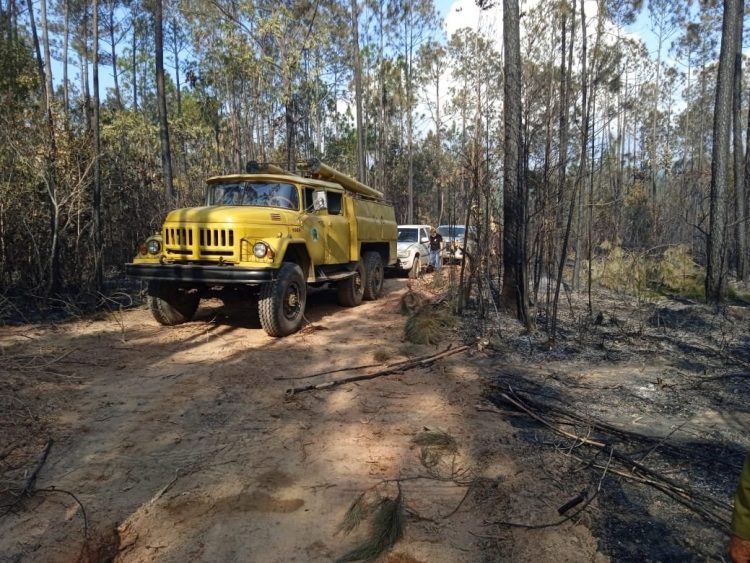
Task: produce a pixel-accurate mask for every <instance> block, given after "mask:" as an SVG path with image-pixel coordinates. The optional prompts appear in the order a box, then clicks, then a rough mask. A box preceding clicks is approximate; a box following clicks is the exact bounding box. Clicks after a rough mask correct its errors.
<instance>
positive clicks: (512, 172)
mask: <svg viewBox="0 0 750 563" xmlns="http://www.w3.org/2000/svg"><path fill="white" fill-rule="evenodd" d="M503 48H504V50H505V61H504V64H503V66H504V75H505V82H504V84H503V98H504V100H503V114H504V119H505V134H504V139H503V145H504V165H503V169H504V171H503V200H504V201H503V220H504V226H503V289H502V295H501V304H502V306H503V307H504V308H506V309H515V313H516V317H517V318H518V320H520V321H521V322H522V323H524V325H526V326H527V327H528V326H529V324H530V319H529V310H528V299H527V292H528V288H527V281H526V237H525V233H526V195H525V192H526V190H525V178H524V175H523V170H522V167H523V162H522V158H521V157H522V148H521V147H522V143H521V42H520V32H519V11H518V0H503Z"/></svg>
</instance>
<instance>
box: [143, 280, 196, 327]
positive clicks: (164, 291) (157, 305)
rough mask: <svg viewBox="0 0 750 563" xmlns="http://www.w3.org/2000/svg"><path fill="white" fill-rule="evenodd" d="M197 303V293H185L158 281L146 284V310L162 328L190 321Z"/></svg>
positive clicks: (174, 285)
mask: <svg viewBox="0 0 750 563" xmlns="http://www.w3.org/2000/svg"><path fill="white" fill-rule="evenodd" d="M199 302H200V296H199V295H198V293H197V292H194V291H193V292H188V291H185V290H183V289H180V288H179V287H178V286H177V284H174V283H169V282H158V281H151V282H149V283H148V308H149V309H150V310H151V314H152V315H153V317H154V318H155V319H156V320H157V322H159V323H160V324H163V325H164V326H174V325H178V324H182V323H186V322H188V321H190V319H192V318H193V315H195V311H196V310H197V309H198V303H199Z"/></svg>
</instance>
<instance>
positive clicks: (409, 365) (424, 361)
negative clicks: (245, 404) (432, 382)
mask: <svg viewBox="0 0 750 563" xmlns="http://www.w3.org/2000/svg"><path fill="white" fill-rule="evenodd" d="M469 348H470V346H460V347H459V348H454V349H449V350H445V351H444V352H440V353H439V354H435V355H433V356H427V357H425V358H421V359H417V360H410V361H409V362H406V363H402V364H398V365H396V366H393V367H388V368H386V369H383V370H380V371H376V372H374V373H368V374H363V375H353V376H351V377H345V378H343V379H336V380H334V381H326V382H325V383H318V384H317V385H304V386H302V387H290V388H289V389H287V390H286V392H285V393H284V394H285V395H286V397H287V398H291V397H294V396H295V395H297V394H299V393H303V392H305V391H314V390H321V389H330V388H333V387H338V386H339V385H344V384H345V383H353V382H355V381H366V380H369V379H376V378H378V377H383V376H386V375H391V374H394V373H398V372H402V371H407V370H410V369H414V368H417V367H424V366H427V365H429V364H431V363H433V362H435V361H437V360H440V359H442V358H445V357H447V356H452V355H453V354H458V353H459V352H464V351H466V350H468V349H469Z"/></svg>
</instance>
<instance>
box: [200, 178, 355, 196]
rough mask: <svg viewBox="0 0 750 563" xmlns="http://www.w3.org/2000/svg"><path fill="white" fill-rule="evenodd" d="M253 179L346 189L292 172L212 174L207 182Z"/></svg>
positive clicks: (338, 189) (339, 190) (328, 188)
mask: <svg viewBox="0 0 750 563" xmlns="http://www.w3.org/2000/svg"><path fill="white" fill-rule="evenodd" d="M253 181H261V182H263V181H273V182H285V183H287V184H289V183H292V184H297V185H301V186H310V187H313V188H325V189H327V190H334V191H337V192H344V191H346V190H345V189H344V187H343V186H342V185H341V184H337V183H336V182H326V181H325V180H316V179H315V178H305V177H304V176H296V175H292V174H227V175H224V176H212V177H211V178H209V179H208V180H206V182H208V183H209V184H218V183H220V182H253Z"/></svg>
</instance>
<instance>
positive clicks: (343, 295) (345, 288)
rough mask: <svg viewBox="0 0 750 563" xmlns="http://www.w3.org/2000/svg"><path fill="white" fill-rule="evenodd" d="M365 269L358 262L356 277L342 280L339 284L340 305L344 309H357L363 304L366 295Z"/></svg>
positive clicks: (360, 262)
mask: <svg viewBox="0 0 750 563" xmlns="http://www.w3.org/2000/svg"><path fill="white" fill-rule="evenodd" d="M365 279H366V276H365V268H364V266H363V265H362V261H361V260H360V261H359V262H357V267H356V268H355V270H354V275H353V276H351V277H349V278H346V279H345V280H342V281H340V282H339V284H338V291H339V305H342V306H343V307H356V306H357V305H359V304H360V303H362V296H363V295H364V293H365Z"/></svg>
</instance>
